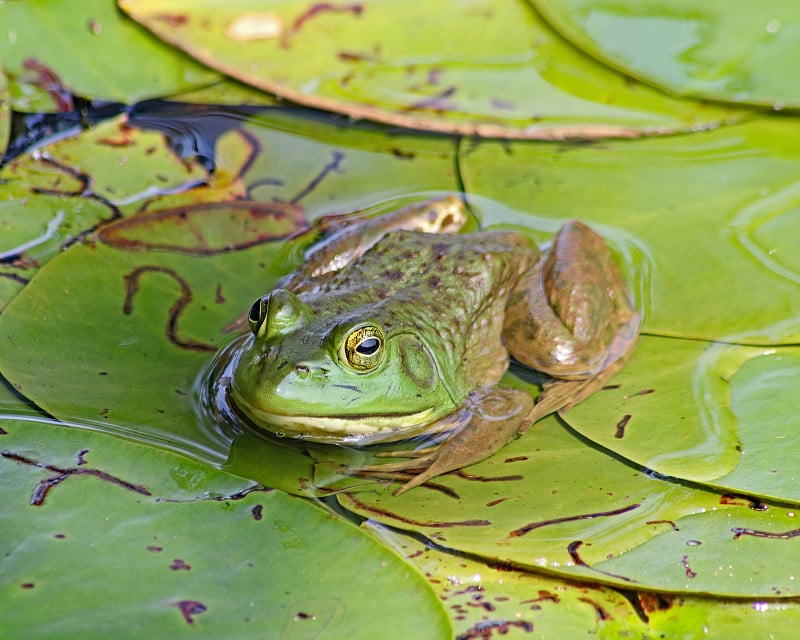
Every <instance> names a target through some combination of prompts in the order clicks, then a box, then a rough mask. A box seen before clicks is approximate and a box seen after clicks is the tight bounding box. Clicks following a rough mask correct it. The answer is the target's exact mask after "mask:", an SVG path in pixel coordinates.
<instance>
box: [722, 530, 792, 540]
mask: <svg viewBox="0 0 800 640" xmlns="http://www.w3.org/2000/svg"><path fill="white" fill-rule="evenodd" d="M731 531H732V532H733V539H734V540H738V539H739V538H741V537H742V536H753V537H754V538H769V539H771V540H790V539H792V538H796V537H797V536H800V529H791V530H789V531H784V532H783V533H773V532H772V531H759V530H758V529H748V528H746V527H733V528H732V529H731Z"/></svg>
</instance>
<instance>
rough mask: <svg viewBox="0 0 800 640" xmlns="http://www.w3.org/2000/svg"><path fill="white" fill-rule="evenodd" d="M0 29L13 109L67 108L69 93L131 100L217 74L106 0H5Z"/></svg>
mask: <svg viewBox="0 0 800 640" xmlns="http://www.w3.org/2000/svg"><path fill="white" fill-rule="evenodd" d="M0 31H2V33H3V34H5V35H4V37H3V38H2V39H0V60H2V61H3V65H4V66H5V68H6V72H7V73H8V74H9V75H10V76H11V77H12V80H13V83H12V89H13V92H12V96H13V99H14V107H15V108H16V109H17V110H19V111H30V110H35V111H45V110H47V111H49V110H54V111H69V110H71V109H72V108H73V106H74V105H73V104H72V95H71V94H77V95H79V96H82V97H84V98H93V99H103V100H116V101H118V102H135V101H137V100H142V99H145V98H152V97H156V96H162V95H169V94H171V93H177V92H179V91H186V90H188V89H190V88H194V87H199V86H202V85H205V84H209V83H211V82H214V81H215V80H217V79H218V78H219V76H218V75H217V74H215V73H214V72H212V71H210V70H209V69H207V68H205V67H203V66H202V65H200V64H198V63H197V62H195V61H193V60H192V59H191V58H189V57H187V56H185V55H183V54H181V53H179V52H177V51H175V50H174V49H171V48H169V47H165V46H163V45H162V44H161V43H159V42H158V41H157V40H154V39H153V38H151V37H149V36H148V34H147V33H145V32H143V31H142V30H141V29H140V28H138V27H137V26H136V25H135V24H132V23H131V22H130V21H128V20H126V19H125V18H124V16H122V15H120V14H119V12H118V10H117V8H116V4H115V3H114V2H113V0H91V1H89V0H87V1H86V2H81V3H80V4H79V5H76V4H75V3H73V2H70V1H69V0H31V1H30V2H5V3H3V6H2V7H0ZM48 103H49V104H48Z"/></svg>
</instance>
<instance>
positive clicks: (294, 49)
mask: <svg viewBox="0 0 800 640" xmlns="http://www.w3.org/2000/svg"><path fill="white" fill-rule="evenodd" d="M120 6H121V7H122V8H123V9H124V10H125V11H126V12H127V13H128V14H130V15H131V16H132V17H133V18H135V19H136V20H138V21H139V22H141V23H142V24H143V25H145V26H146V27H147V28H148V29H150V30H151V31H153V32H154V33H155V34H157V35H158V36H159V37H161V38H163V39H164V40H166V41H167V42H170V43H172V44H175V45H177V46H178V47H180V48H182V49H183V50H185V51H186V52H188V53H190V54H191V55H192V56H194V57H195V58H197V59H198V60H201V61H203V62H204V63H206V64H208V65H209V66H211V67H214V68H215V69H218V70H220V71H223V72H224V73H226V74H228V75H230V76H233V77H235V78H237V79H239V80H241V81H243V82H246V83H248V84H252V85H254V86H256V87H259V88H262V89H264V90H266V91H269V92H272V93H275V94H277V95H278V96H281V97H285V98H288V99H290V100H293V101H295V102H298V103H301V104H305V105H309V106H313V107H318V108H322V109H329V110H333V111H337V112H341V113H345V114H347V115H350V116H354V117H358V118H369V119H374V120H379V121H381V122H387V123H390V124H397V125H402V126H406V127H412V128H417V129H426V130H432V131H442V132H448V133H466V134H475V133H477V134H481V135H487V136H502V137H516V138H520V137H521V138H551V139H552V138H565V137H588V138H597V137H603V136H609V135H612V136H635V135H641V134H643V133H665V132H674V131H688V130H692V129H696V128H698V127H700V128H704V127H708V126H715V125H717V124H720V123H722V122H725V121H727V120H729V119H732V118H739V117H741V115H742V114H741V113H739V114H736V113H735V112H733V111H729V110H726V109H724V108H720V107H717V106H712V105H707V104H703V103H699V102H694V101H681V100H678V99H674V98H671V97H668V96H666V95H664V94H662V93H660V92H658V91H655V90H653V89H651V88H649V87H647V86H645V85H642V84H639V83H636V82H632V81H631V80H630V78H628V77H626V76H623V75H622V74H617V73H615V72H613V71H611V70H609V69H608V68H606V67H604V66H603V65H600V64H598V63H597V62H595V61H594V60H593V59H592V58H589V57H587V56H584V55H582V54H581V53H579V52H578V51H576V50H575V49H573V48H572V47H570V46H569V45H568V44H566V43H565V41H564V40H562V39H561V38H560V36H558V35H557V34H556V33H554V32H552V31H551V30H550V29H549V27H548V26H547V25H546V24H545V23H544V22H542V20H541V19H540V18H539V17H538V15H537V14H536V13H535V12H533V11H531V9H530V7H529V6H527V5H526V3H525V2H520V1H518V0H503V1H500V2H498V1H496V0H491V1H490V0H480V1H478V2H472V3H470V4H469V6H465V5H461V4H458V3H454V2H451V1H450V0H437V1H435V2H426V3H425V11H419V9H418V7H417V6H415V5H414V4H413V3H399V2H374V1H373V2H359V3H351V4H347V3H343V4H331V3H320V4H316V5H313V4H311V5H310V4H309V3H307V2H301V1H299V0H288V1H282V2H273V3H270V4H269V6H268V7H265V6H264V4H263V3H261V2H258V1H257V0H238V1H237V2H228V3H225V4H224V5H221V4H220V3H218V2H214V1H213V0H207V1H204V2H197V1H187V0H170V1H168V2H165V1H164V0H120Z"/></svg>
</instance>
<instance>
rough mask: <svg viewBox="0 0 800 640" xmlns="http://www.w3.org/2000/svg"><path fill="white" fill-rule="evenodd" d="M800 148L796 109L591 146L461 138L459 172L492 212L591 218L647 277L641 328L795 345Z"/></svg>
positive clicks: (541, 225)
mask: <svg viewBox="0 0 800 640" xmlns="http://www.w3.org/2000/svg"><path fill="white" fill-rule="evenodd" d="M798 146H800V123H798V122H796V121H794V120H787V119H763V120H759V121H755V122H749V123H745V124H742V125H736V126H732V127H725V128H723V129H720V130H718V131H712V132H706V133H702V134H697V135H691V136H675V137H668V138H645V139H639V140H629V141H613V142H607V143H604V144H602V145H599V144H598V145H592V146H575V145H568V144H548V143H545V144H538V145H531V144H525V143H515V142H511V143H500V142H489V141H485V142H481V143H475V144H473V143H469V144H465V145H464V147H463V149H462V153H461V175H462V179H463V183H464V188H465V190H466V191H467V192H468V193H469V197H470V199H471V202H473V203H474V204H475V206H476V207H477V208H479V209H480V210H481V211H482V212H483V214H484V216H485V218H486V219H487V220H489V221H492V222H496V221H504V222H508V223H515V224H518V225H522V226H524V227H532V228H535V229H537V230H539V231H540V232H542V231H547V232H552V231H554V230H555V229H556V228H557V227H558V225H559V224H561V223H562V222H563V221H564V220H567V219H570V218H579V219H581V220H584V221H586V222H588V223H593V224H595V225H596V226H597V228H598V229H599V230H600V231H601V233H603V234H604V235H605V236H607V237H608V238H609V239H610V241H611V242H612V243H613V244H615V246H616V247H617V248H618V249H619V250H620V252H622V254H623V255H622V256H621V257H622V258H623V259H624V260H625V261H626V262H627V263H628V264H629V266H630V267H631V270H632V271H633V272H635V273H636V274H638V277H639V284H638V285H637V290H636V291H635V292H634V295H635V297H636V298H637V303H638V305H639V307H640V308H641V309H642V311H643V314H644V330H645V331H647V332H649V333H656V334H659V335H666V336H678V337H690V338H703V339H708V340H725V341H730V342H744V343H753V344H782V343H783V344H787V343H788V344H791V343H796V342H798V341H800V320H799V319H798V315H797V312H796V304H795V299H796V297H797V287H798V283H800V264H798V262H797V258H796V256H797V252H796V251H795V248H794V243H793V239H794V238H795V237H796V236H797V234H798V233H800V187H798V175H800V161H799V160H798V156H797V154H796V153H795V150H796V149H797V148H798ZM482 196H484V197H487V198H489V199H488V200H486V201H482V200H481V197H482Z"/></svg>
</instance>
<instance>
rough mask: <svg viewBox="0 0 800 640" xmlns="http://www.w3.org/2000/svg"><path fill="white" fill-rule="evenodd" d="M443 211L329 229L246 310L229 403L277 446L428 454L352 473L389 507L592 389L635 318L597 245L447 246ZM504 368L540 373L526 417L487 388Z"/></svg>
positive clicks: (457, 217)
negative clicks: (378, 485) (393, 498)
mask: <svg viewBox="0 0 800 640" xmlns="http://www.w3.org/2000/svg"><path fill="white" fill-rule="evenodd" d="M466 220H467V212H466V209H465V206H464V204H463V203H462V201H461V200H460V199H459V198H458V197H456V196H452V195H451V196H447V197H444V198H440V199H436V200H431V201H428V202H423V203H417V204H414V205H411V206H409V207H406V208H403V209H400V210H397V211H393V212H391V213H388V214H385V215H382V216H378V217H374V218H366V217H360V218H359V217H356V218H353V217H352V216H340V217H335V216H334V217H327V218H323V219H321V220H320V221H318V222H317V225H316V226H317V232H318V234H320V235H321V239H320V240H319V241H318V242H316V243H315V244H314V245H312V247H311V248H310V249H309V250H308V252H307V253H306V256H305V262H304V264H303V265H302V266H301V267H300V268H299V269H298V270H297V271H295V272H294V273H292V274H290V275H289V276H287V277H286V278H284V279H283V280H282V281H281V282H280V283H279V284H278V286H277V288H275V289H274V290H273V291H272V292H271V293H268V294H267V295H265V296H263V297H261V298H259V299H258V300H256V301H255V303H254V304H253V306H252V308H251V309H250V312H249V316H248V322H249V326H250V331H251V333H250V335H249V336H248V337H247V339H245V340H244V342H243V343H242V344H241V346H240V347H239V349H238V351H237V353H236V354H235V360H234V364H233V379H232V382H231V386H230V391H229V395H230V398H229V399H230V401H231V403H232V405H233V406H234V408H235V410H236V411H237V413H240V414H243V415H244V417H245V418H246V419H247V420H249V421H250V422H251V423H253V424H254V425H256V426H257V427H261V428H264V429H267V430H269V431H271V432H273V433H277V434H279V435H281V436H287V437H294V438H305V439H308V440H312V441H317V442H329V443H336V444H347V445H355V446H363V445H369V444H375V443H378V442H392V441H399V440H407V439H410V438H412V437H414V436H421V435H424V436H425V437H426V439H427V440H428V441H429V442H434V443H435V444H434V445H433V446H427V447H425V448H422V449H419V450H416V451H405V452H390V453H389V454H388V455H397V456H403V457H404V458H406V459H405V460H399V461H396V462H390V463H387V464H380V465H374V466H372V467H364V468H362V469H361V471H365V472H374V473H376V474H381V476H380V477H383V474H387V473H388V474H391V477H394V478H398V479H401V480H404V481H405V484H404V485H403V486H402V487H401V488H400V489H399V490H398V493H400V492H402V491H406V490H408V489H410V488H412V487H415V486H417V485H419V484H421V483H424V482H426V481H428V480H430V479H431V478H434V477H436V476H438V475H440V474H443V473H447V472H449V471H453V470H456V469H460V468H461V467H464V466H468V465H470V464H473V463H475V462H478V461H480V460H482V459H484V458H486V457H488V456H489V455H491V454H492V453H494V452H495V451H497V450H499V449H500V448H501V447H502V446H503V445H505V444H506V443H507V442H508V441H509V440H511V439H512V438H514V437H515V436H517V435H518V434H521V433H524V432H525V431H526V430H527V429H528V427H529V426H530V425H531V424H532V423H533V422H535V421H536V420H538V419H539V418H540V417H542V416H544V415H546V414H547V413H551V412H553V411H557V410H565V409H568V408H569V407H570V406H572V405H574V404H575V403H577V402H580V401H581V400H583V399H584V398H586V397H587V396H588V395H590V394H591V393H593V392H594V391H595V390H597V389H599V388H600V387H602V386H603V385H604V384H606V382H607V381H608V379H609V378H610V377H611V376H613V375H614V373H615V372H616V371H617V370H619V368H620V367H622V366H623V364H624V363H625V362H626V360H627V359H628V357H629V355H630V353H631V350H632V348H633V345H634V343H635V341H636V337H637V335H638V330H639V316H638V314H637V313H636V311H635V310H634V308H633V306H632V304H631V300H630V298H629V295H628V293H627V291H626V287H625V284H624V282H623V279H622V276H621V275H620V271H619V268H618V267H617V265H616V263H615V262H614V259H613V258H612V256H611V253H610V252H609V250H608V248H607V246H606V244H605V242H604V241H603V239H602V238H601V237H600V236H599V235H597V234H596V233H595V232H594V231H592V230H591V229H590V228H589V227H587V226H586V225H584V224H582V223H580V222H577V221H572V222H568V223H567V224H565V225H564V226H563V227H562V228H561V229H560V231H559V232H558V234H557V235H556V237H555V239H554V240H553V242H552V245H551V246H550V248H549V250H547V251H546V252H544V253H543V252H542V251H540V250H539V249H538V248H537V246H536V245H535V244H534V243H533V242H532V241H531V240H530V239H529V238H527V237H526V236H525V235H523V234H521V233H519V232H517V231H513V230H490V231H480V232H476V233H458V232H459V230H461V228H462V227H463V226H464V224H465V222H466ZM509 357H511V358H514V359H515V360H517V361H518V362H520V363H522V364H524V365H527V366H529V367H532V368H533V369H535V370H537V371H539V372H541V373H543V374H545V376H547V381H546V382H545V383H544V385H543V391H542V393H541V394H540V395H539V397H538V398H537V400H536V402H535V403H534V401H533V399H532V398H531V396H530V395H529V394H528V393H525V392H523V391H520V390H517V389H512V388H505V387H502V386H498V383H499V381H500V379H501V377H502V376H503V374H504V373H505V371H506V369H507V368H508V366H509Z"/></svg>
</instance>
